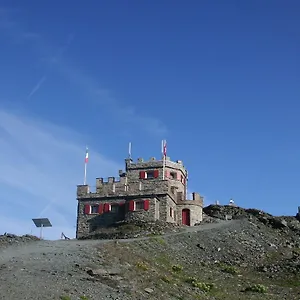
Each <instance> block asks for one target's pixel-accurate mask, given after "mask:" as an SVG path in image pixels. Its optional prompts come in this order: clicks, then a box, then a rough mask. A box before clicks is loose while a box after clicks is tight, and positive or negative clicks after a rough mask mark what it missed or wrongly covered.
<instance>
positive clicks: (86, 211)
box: [84, 204, 91, 215]
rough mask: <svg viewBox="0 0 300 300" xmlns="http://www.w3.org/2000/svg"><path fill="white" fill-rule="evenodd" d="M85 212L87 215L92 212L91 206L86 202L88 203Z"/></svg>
mask: <svg viewBox="0 0 300 300" xmlns="http://www.w3.org/2000/svg"><path fill="white" fill-rule="evenodd" d="M84 213H85V214H86V215H89V214H90V213H91V206H90V205H89V204H86V205H85V206H84Z"/></svg>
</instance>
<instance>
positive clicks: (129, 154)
mask: <svg viewBox="0 0 300 300" xmlns="http://www.w3.org/2000/svg"><path fill="white" fill-rule="evenodd" d="M128 157H129V158H130V159H131V142H130V143H129V147H128Z"/></svg>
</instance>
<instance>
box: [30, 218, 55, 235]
mask: <svg viewBox="0 0 300 300" xmlns="http://www.w3.org/2000/svg"><path fill="white" fill-rule="evenodd" d="M32 221H33V223H34V225H35V226H36V227H37V228H41V232H40V239H42V238H43V228H44V227H52V224H51V223H50V221H49V219H47V218H39V219H32Z"/></svg>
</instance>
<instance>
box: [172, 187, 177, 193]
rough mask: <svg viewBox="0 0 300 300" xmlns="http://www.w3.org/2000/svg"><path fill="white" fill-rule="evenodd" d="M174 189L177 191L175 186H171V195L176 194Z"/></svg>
mask: <svg viewBox="0 0 300 300" xmlns="http://www.w3.org/2000/svg"><path fill="white" fill-rule="evenodd" d="M176 189H177V187H176V186H171V193H172V194H175V193H176Z"/></svg>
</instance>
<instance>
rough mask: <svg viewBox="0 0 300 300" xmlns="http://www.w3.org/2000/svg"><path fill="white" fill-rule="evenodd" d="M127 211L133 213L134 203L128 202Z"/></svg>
mask: <svg viewBox="0 0 300 300" xmlns="http://www.w3.org/2000/svg"><path fill="white" fill-rule="evenodd" d="M129 211H134V201H133V200H131V201H129Z"/></svg>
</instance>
